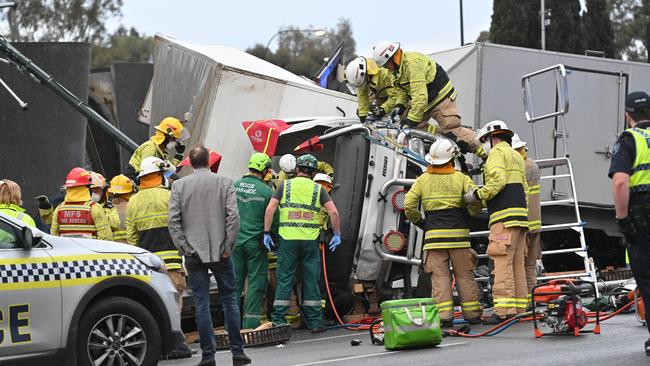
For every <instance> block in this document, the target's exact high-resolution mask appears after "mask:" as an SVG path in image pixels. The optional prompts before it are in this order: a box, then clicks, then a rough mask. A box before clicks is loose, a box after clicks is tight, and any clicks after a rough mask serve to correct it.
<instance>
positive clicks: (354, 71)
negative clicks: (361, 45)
mask: <svg viewBox="0 0 650 366" xmlns="http://www.w3.org/2000/svg"><path fill="white" fill-rule="evenodd" d="M378 72H379V67H378V66H377V63H376V62H375V61H374V60H373V59H367V58H365V57H363V56H359V57H357V58H355V59H354V60H352V61H350V63H349V64H348V66H346V67H345V79H346V80H347V81H348V84H350V86H352V87H354V88H360V87H362V86H363V84H365V83H366V80H367V79H368V76H369V75H375V74H377V73H378Z"/></svg>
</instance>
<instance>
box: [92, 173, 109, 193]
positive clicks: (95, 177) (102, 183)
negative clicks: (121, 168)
mask: <svg viewBox="0 0 650 366" xmlns="http://www.w3.org/2000/svg"><path fill="white" fill-rule="evenodd" d="M90 179H91V182H92V183H91V184H90V188H101V189H104V188H106V178H104V176H103V175H101V174H99V173H95V172H90Z"/></svg>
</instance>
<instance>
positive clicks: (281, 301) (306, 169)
mask: <svg viewBox="0 0 650 366" xmlns="http://www.w3.org/2000/svg"><path fill="white" fill-rule="evenodd" d="M317 165H318V162H317V161H316V158H315V157H313V156H312V155H309V154H307V155H303V156H301V157H299V158H298V159H297V160H296V177H295V178H293V179H290V180H287V181H285V182H282V183H281V184H280V186H279V187H278V189H277V190H276V191H275V193H274V194H273V198H271V201H270V202H269V205H268V206H267V208H266V213H265V215H264V246H265V247H266V249H267V250H271V248H272V247H274V246H275V244H274V243H273V239H272V238H271V232H270V230H271V224H272V222H273V216H274V214H275V211H276V210H277V208H278V205H279V206H280V224H279V234H280V248H279V254H278V278H277V280H278V288H277V290H276V292H275V301H274V302H273V313H272V315H271V320H272V321H273V322H274V323H276V324H280V323H284V322H285V319H284V316H285V315H286V314H287V311H288V309H289V305H290V296H291V289H292V287H293V281H294V275H295V272H296V267H297V265H298V263H300V265H301V272H302V281H303V289H304V300H303V303H302V308H303V313H304V314H305V318H306V319H305V320H306V322H307V325H308V327H309V328H310V329H311V330H312V332H313V333H318V332H323V331H325V328H324V327H323V326H322V320H323V313H322V308H321V296H320V291H319V287H318V283H319V279H320V278H319V277H320V255H319V252H318V243H317V239H318V235H319V232H320V222H319V213H320V208H321V207H323V206H324V207H325V208H326V209H327V211H328V213H329V216H330V220H331V221H332V227H333V228H334V235H333V237H332V239H331V241H330V242H329V249H330V250H331V251H334V250H335V249H336V247H337V246H339V245H340V244H341V229H340V226H339V213H338V211H337V209H336V206H335V205H334V202H333V201H332V199H331V198H330V196H329V194H328V193H327V191H326V190H325V188H323V187H322V186H321V185H320V184H318V183H314V182H313V181H312V180H311V178H312V177H313V175H314V172H315V171H316V169H317Z"/></svg>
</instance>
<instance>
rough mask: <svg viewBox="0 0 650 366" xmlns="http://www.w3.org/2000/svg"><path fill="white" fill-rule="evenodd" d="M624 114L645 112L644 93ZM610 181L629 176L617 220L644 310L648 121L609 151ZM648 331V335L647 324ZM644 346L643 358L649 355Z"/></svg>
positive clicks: (648, 296) (649, 207) (649, 279)
mask: <svg viewBox="0 0 650 366" xmlns="http://www.w3.org/2000/svg"><path fill="white" fill-rule="evenodd" d="M625 105H626V111H627V112H634V111H635V110H636V111H639V110H642V109H645V108H648V110H650V97H649V96H648V95H647V94H646V93H642V92H635V93H631V94H630V95H629V96H628V97H627V99H626V103H625ZM612 153H613V155H612V161H611V165H610V168H609V173H608V175H609V177H610V178H612V177H613V175H614V173H625V174H628V175H629V176H630V199H629V207H628V218H629V222H628V221H627V220H625V219H624V220H618V224H619V227H620V230H621V232H622V233H623V234H624V235H625V239H626V241H627V245H628V254H629V257H630V266H631V267H632V273H633V274H634V279H635V280H636V283H637V286H638V288H639V290H640V292H641V297H642V298H643V302H644V304H646V307H647V306H648V304H650V121H648V120H646V121H638V122H637V125H636V126H635V127H634V128H630V129H627V130H625V131H624V132H623V133H622V134H621V135H620V136H619V138H618V140H617V141H616V144H615V145H614V147H613V151H612ZM646 324H647V325H648V331H649V332H650V322H649V323H646ZM649 342H650V339H649V340H648V341H647V342H646V354H648V355H650V352H649V349H648V346H649Z"/></svg>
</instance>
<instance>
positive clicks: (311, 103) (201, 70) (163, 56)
mask: <svg viewBox="0 0 650 366" xmlns="http://www.w3.org/2000/svg"><path fill="white" fill-rule="evenodd" d="M152 90H153V99H152V113H151V116H152V118H151V121H152V123H154V124H155V123H157V122H158V121H160V120H161V119H162V118H164V117H165V116H168V115H172V116H176V117H179V118H182V117H183V116H184V114H185V112H188V111H191V112H192V117H191V119H190V126H189V128H190V131H191V134H192V138H191V141H190V146H193V145H195V144H197V143H204V144H205V145H206V146H207V147H209V148H211V149H214V150H216V151H217V152H219V153H220V154H221V155H222V156H223V160H222V162H221V165H220V173H221V174H224V175H226V176H229V177H232V178H238V177H240V176H241V174H242V173H244V172H245V171H246V162H247V161H248V158H249V156H250V154H251V152H252V148H251V144H250V141H249V140H248V137H247V136H246V134H245V131H244V128H243V127H242V122H243V121H254V120H259V119H282V118H295V117H300V116H313V115H320V116H327V115H330V116H341V112H340V111H338V110H337V107H339V108H341V109H342V110H343V111H344V112H345V113H346V115H348V116H353V115H354V114H355V113H356V98H355V97H353V96H351V95H347V94H342V93H338V92H334V91H331V90H326V89H323V88H320V87H318V86H316V85H314V84H313V83H311V82H310V81H308V80H305V79H304V78H302V77H299V76H297V75H295V74H292V73H290V72H289V71H286V70H284V69H282V68H280V67H278V66H275V65H273V64H270V63H268V62H266V61H263V60H261V59H258V58H256V57H254V56H252V55H250V54H247V53H245V52H242V51H239V50H236V49H232V48H229V47H223V46H200V45H192V44H188V43H184V42H180V41H177V40H174V39H171V38H166V37H161V36H156V38H155V52H154V77H153V80H152Z"/></svg>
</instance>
